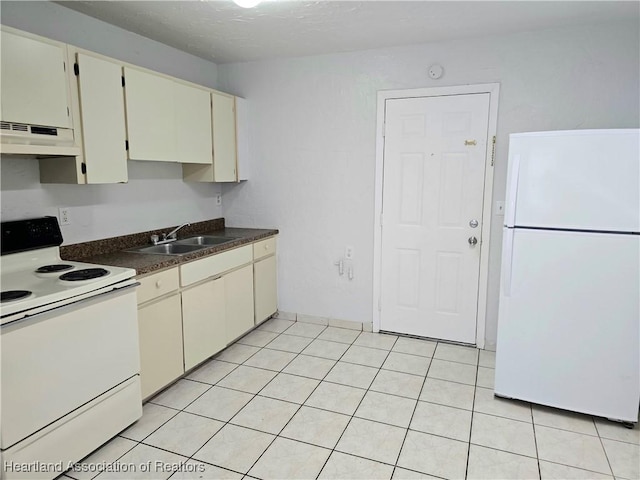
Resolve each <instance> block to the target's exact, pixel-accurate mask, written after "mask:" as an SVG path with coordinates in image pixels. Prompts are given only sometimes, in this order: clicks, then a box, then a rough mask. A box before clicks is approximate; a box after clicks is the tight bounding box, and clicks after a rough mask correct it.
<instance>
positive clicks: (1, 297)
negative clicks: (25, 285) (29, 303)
mask: <svg viewBox="0 0 640 480" xmlns="http://www.w3.org/2000/svg"><path fill="white" fill-rule="evenodd" d="M30 295H31V292H30V291H29V290H6V291H4V292H0V302H2V303H4V302H13V301H15V300H22V299H23V298H26V297H28V296H30Z"/></svg>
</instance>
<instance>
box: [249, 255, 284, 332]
mask: <svg viewBox="0 0 640 480" xmlns="http://www.w3.org/2000/svg"><path fill="white" fill-rule="evenodd" d="M277 275H278V274H277V265H276V256H275V255H272V256H270V257H267V258H265V259H263V260H260V261H259V262H256V263H254V264H253V282H254V294H255V302H254V303H255V311H256V324H258V323H260V322H262V321H263V320H265V319H266V318H269V317H270V316H271V315H273V314H274V313H276V310H277V309H278V287H277V285H278V278H277Z"/></svg>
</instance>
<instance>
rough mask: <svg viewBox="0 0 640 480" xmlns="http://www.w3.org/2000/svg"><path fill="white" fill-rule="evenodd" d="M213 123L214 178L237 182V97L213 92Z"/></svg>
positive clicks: (215, 179) (217, 180)
mask: <svg viewBox="0 0 640 480" xmlns="http://www.w3.org/2000/svg"><path fill="white" fill-rule="evenodd" d="M211 118H212V123H213V180H214V182H235V181H236V180H237V175H236V114H235V99H234V97H232V96H230V95H224V94H221V93H215V92H212V93H211Z"/></svg>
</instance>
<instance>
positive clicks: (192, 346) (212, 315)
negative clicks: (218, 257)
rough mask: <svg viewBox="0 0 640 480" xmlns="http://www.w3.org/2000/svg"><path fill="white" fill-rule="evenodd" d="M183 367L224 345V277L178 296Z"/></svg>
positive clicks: (205, 357)
mask: <svg viewBox="0 0 640 480" xmlns="http://www.w3.org/2000/svg"><path fill="white" fill-rule="evenodd" d="M182 322H183V333H184V367H185V370H189V369H190V368H193V367H195V366H196V365H198V364H199V363H200V362H202V361H203V360H206V359H207V358H209V357H210V356H212V355H213V354H215V353H217V352H219V351H220V350H222V349H223V348H224V347H225V346H226V345H227V342H226V333H225V281H224V277H222V278H218V279H216V280H210V281H208V282H206V283H203V284H201V285H198V286H196V287H193V288H190V289H188V290H185V291H183V292H182Z"/></svg>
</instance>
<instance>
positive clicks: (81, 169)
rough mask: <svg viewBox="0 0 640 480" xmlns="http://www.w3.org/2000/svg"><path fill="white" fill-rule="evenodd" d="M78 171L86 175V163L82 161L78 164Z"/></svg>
mask: <svg viewBox="0 0 640 480" xmlns="http://www.w3.org/2000/svg"><path fill="white" fill-rule="evenodd" d="M80 171H81V172H82V173H83V174H84V175H86V174H87V164H86V163H84V162H82V164H81V165H80Z"/></svg>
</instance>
